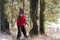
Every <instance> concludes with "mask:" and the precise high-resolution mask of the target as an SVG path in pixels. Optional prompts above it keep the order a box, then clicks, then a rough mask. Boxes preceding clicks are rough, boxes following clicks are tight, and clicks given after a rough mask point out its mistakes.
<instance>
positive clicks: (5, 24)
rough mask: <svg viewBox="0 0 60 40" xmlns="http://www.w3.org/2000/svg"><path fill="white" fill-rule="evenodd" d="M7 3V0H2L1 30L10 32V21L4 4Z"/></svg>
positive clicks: (0, 2)
mask: <svg viewBox="0 0 60 40" xmlns="http://www.w3.org/2000/svg"><path fill="white" fill-rule="evenodd" d="M5 3H6V1H5V0H0V10H1V11H0V13H1V32H5V33H7V32H10V31H9V23H8V21H7V15H5V10H4V8H5V7H4V4H5Z"/></svg>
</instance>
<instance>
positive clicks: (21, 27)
mask: <svg viewBox="0 0 60 40" xmlns="http://www.w3.org/2000/svg"><path fill="white" fill-rule="evenodd" d="M25 25H26V21H25V16H24V11H23V10H22V9H20V10H19V16H18V18H17V27H18V34H17V38H19V37H21V31H22V32H23V34H24V36H25V37H27V35H26V29H25Z"/></svg>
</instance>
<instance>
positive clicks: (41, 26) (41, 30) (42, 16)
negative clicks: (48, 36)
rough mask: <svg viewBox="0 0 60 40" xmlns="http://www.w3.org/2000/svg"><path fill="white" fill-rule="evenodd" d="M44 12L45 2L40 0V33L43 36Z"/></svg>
mask: <svg viewBox="0 0 60 40" xmlns="http://www.w3.org/2000/svg"><path fill="white" fill-rule="evenodd" d="M44 10H45V1H44V0H40V33H41V34H44V33H45V30H44V20H45V19H44Z"/></svg>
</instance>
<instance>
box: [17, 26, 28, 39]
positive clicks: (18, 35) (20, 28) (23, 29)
mask: <svg viewBox="0 0 60 40" xmlns="http://www.w3.org/2000/svg"><path fill="white" fill-rule="evenodd" d="M21 31H22V32H23V34H24V36H25V37H26V36H27V35H26V29H25V27H24V26H23V27H20V26H18V34H17V38H19V37H21Z"/></svg>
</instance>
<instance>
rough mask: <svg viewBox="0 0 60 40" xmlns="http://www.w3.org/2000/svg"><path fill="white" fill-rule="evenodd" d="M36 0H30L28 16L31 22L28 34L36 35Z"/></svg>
mask: <svg viewBox="0 0 60 40" xmlns="http://www.w3.org/2000/svg"><path fill="white" fill-rule="evenodd" d="M37 10H38V0H30V17H31V20H32V23H33V28H32V29H31V30H30V35H32V36H33V35H37V34H38V25H37V19H38V15H37V14H38V12H37Z"/></svg>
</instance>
